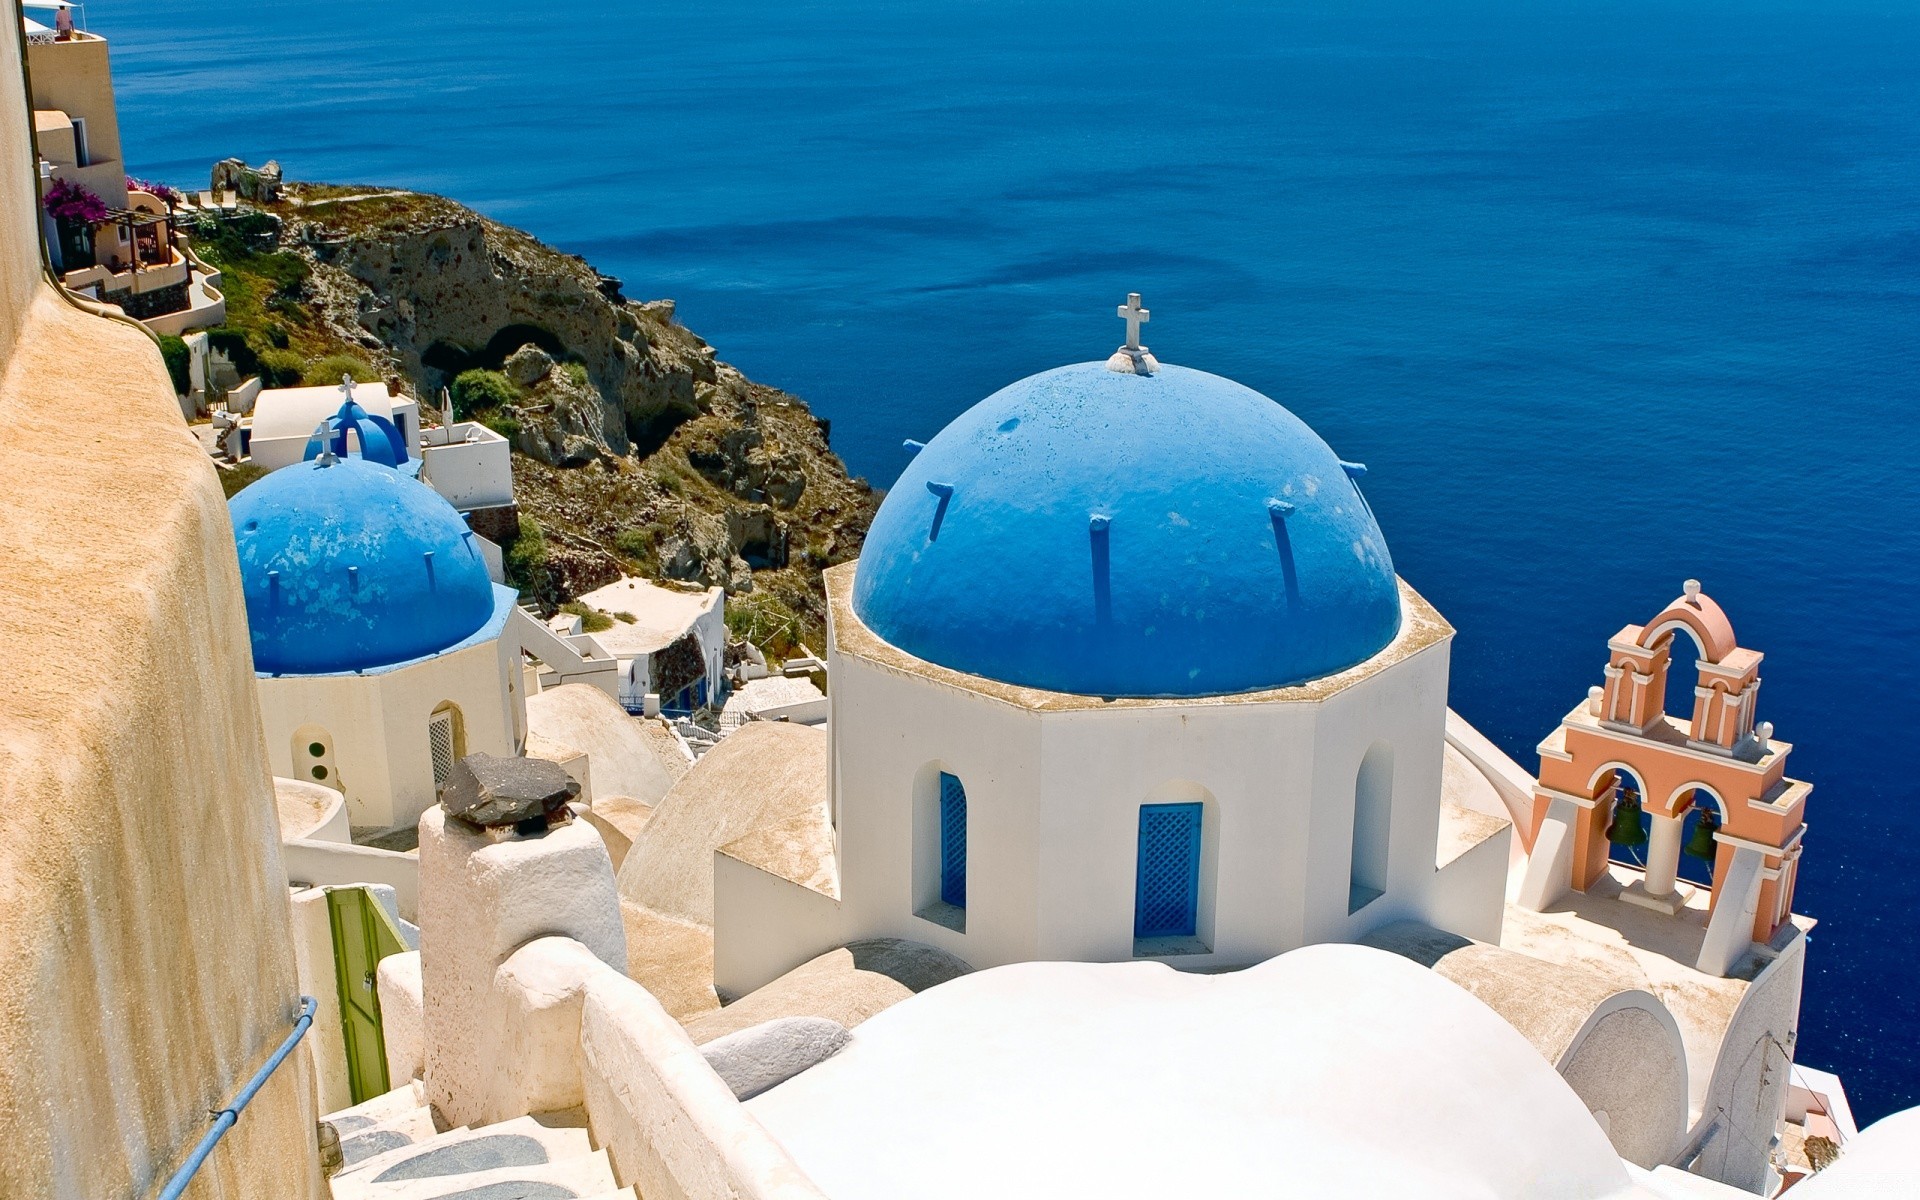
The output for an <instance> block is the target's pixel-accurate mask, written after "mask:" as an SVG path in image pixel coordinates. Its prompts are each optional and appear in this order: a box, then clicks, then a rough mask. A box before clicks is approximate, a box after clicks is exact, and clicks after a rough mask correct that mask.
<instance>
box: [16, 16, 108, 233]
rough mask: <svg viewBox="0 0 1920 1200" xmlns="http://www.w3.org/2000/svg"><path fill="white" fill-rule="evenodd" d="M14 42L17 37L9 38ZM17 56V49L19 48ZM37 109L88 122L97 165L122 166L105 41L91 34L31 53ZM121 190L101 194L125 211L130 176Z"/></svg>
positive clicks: (35, 48) (33, 49)
mask: <svg viewBox="0 0 1920 1200" xmlns="http://www.w3.org/2000/svg"><path fill="white" fill-rule="evenodd" d="M8 40H9V41H11V40H12V39H11V38H9V39H8ZM16 56H17V49H16ZM27 71H28V74H29V75H30V76H31V83H32V88H33V106H34V107H35V108H53V109H58V110H60V111H61V112H63V113H66V114H67V115H68V116H69V117H80V118H82V119H84V120H85V121H86V123H87V150H88V157H89V158H90V159H91V160H92V161H93V162H97V163H105V162H113V163H116V164H118V163H119V162H120V158H121V155H120V115H119V110H118V109H117V108H116V107H115V105H114V100H113V67H112V65H111V63H110V61H109V59H108V55H107V42H106V39H105V38H100V37H93V36H91V35H89V36H85V37H81V38H79V39H77V40H75V41H71V42H51V43H47V44H44V45H38V46H30V47H28V49H27ZM116 182H118V183H119V184H120V187H119V189H118V191H117V192H114V193H111V194H109V193H107V192H102V193H101V194H100V198H101V199H102V200H105V201H106V202H107V203H108V204H112V205H117V206H120V207H123V208H124V207H125V206H126V202H127V190H126V178H125V175H124V174H123V175H122V176H121V177H120V178H119V179H118V180H117V181H116Z"/></svg>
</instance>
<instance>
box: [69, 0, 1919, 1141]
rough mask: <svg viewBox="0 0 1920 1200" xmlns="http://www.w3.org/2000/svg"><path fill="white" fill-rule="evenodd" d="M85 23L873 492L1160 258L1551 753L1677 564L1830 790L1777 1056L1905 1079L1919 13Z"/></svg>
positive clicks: (672, 10) (1526, 733)
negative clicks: (622, 323)
mask: <svg viewBox="0 0 1920 1200" xmlns="http://www.w3.org/2000/svg"><path fill="white" fill-rule="evenodd" d="M85 15H86V20H87V23H88V25H89V26H90V27H91V28H92V29H93V30H94V31H95V32H98V33H103V34H105V35H106V36H107V37H108V38H109V39H111V42H112V47H113V61H114V67H115V71H116V75H117V80H118V84H119V97H120V114H121V123H122V130H123V134H124V137H125V141H126V146H127V147H128V149H127V152H126V156H127V161H128V167H129V169H130V170H131V171H133V172H134V173H135V174H139V175H150V176H156V177H159V178H162V179H166V180H170V181H174V182H176V183H179V184H183V185H192V186H199V187H204V186H205V183H206V176H207V167H208V164H209V163H210V162H211V161H212V160H214V159H216V158H220V157H224V156H227V155H238V156H240V157H243V158H245V159H247V160H249V161H252V162H255V163H258V162H260V161H263V160H265V159H267V158H278V159H279V160H280V161H281V162H282V163H283V164H285V166H286V169H287V171H288V174H289V175H290V176H292V177H295V178H302V179H319V180H328V181H334V182H341V183H349V182H359V183H371V184H386V185H393V186H399V187H408V188H420V189H427V190H431V191H436V192H442V193H445V194H447V195H450V196H453V197H456V198H458V199H460V200H463V201H465V202H467V203H468V204H471V205H473V206H474V207H476V208H478V209H480V210H481V211H483V212H486V213H488V214H490V215H492V216H494V217H497V218H499V219H501V220H503V221H507V222H510V223H513V224H516V225H520V226H523V227H525V228H526V229H528V230H530V231H532V232H533V233H535V234H537V235H539V236H540V237H542V238H544V239H546V240H548V241H550V242H552V243H554V244H556V245H558V246H560V247H563V248H565V249H567V250H570V251H574V252H577V253H579V254H582V255H585V256H586V257H587V258H588V259H590V260H591V261H592V262H594V263H595V264H596V265H597V266H599V267H600V268H601V269H603V270H605V271H607V272H608V273H610V274H614V275H618V276H620V277H621V278H623V279H624V280H625V281H626V285H627V292H628V294H629V295H632V296H634V297H636V298H650V297H657V296H671V297H673V298H675V299H677V300H678V301H679V302H680V310H679V311H680V314H681V316H682V318H683V319H684V320H685V321H686V323H687V324H688V325H690V326H691V327H693V328H694V329H696V330H698V331H699V332H700V333H702V334H704V335H705V336H706V337H707V338H708V339H709V340H711V341H712V342H713V343H714V344H715V345H716V346H717V347H718V349H719V350H720V352H721V354H722V355H723V357H725V358H727V359H729V360H730V361H732V362H734V363H735V364H737V365H739V366H740V367H741V368H742V369H744V370H745V371H747V372H748V373H749V374H750V375H752V376H753V377H754V378H756V379H760V380H763V381H765V382H768V383H772V384H776V385H778V386H780V387H783V388H786V389H788V390H790V391H793V392H795V393H797V394H799V395H800V396H803V397H804V398H806V399H807V400H808V401H809V402H810V403H811V404H812V405H813V406H814V408H815V409H816V410H817V411H818V412H819V413H821V414H822V415H824V416H827V417H830V418H831V419H832V421H833V435H834V443H835V445H836V446H837V447H838V448H839V450H840V452H841V453H842V454H843V455H844V456H845V457H846V459H847V461H848V463H849V465H850V466H851V468H852V469H853V470H854V471H855V472H857V473H860V474H864V475H866V476H867V477H868V478H870V479H872V480H873V481H874V482H875V483H876V484H879V485H883V486H884V485H886V484H887V483H889V482H891V480H892V479H893V477H894V476H895V474H896V473H897V472H898V471H899V470H900V468H901V466H902V465H903V462H904V459H903V456H902V454H901V452H900V449H899V447H900V442H901V440H902V439H903V438H907V437H914V438H921V439H924V438H926V437H928V436H930V435H931V434H933V433H935V432H937V431H938V430H939V429H940V428H941V426H942V425H943V424H944V423H945V422H946V421H947V420H948V419H949V418H951V417H952V416H953V415H954V414H956V413H958V412H959V411H960V410H961V409H963V408H965V407H966V406H967V405H969V404H971V403H972V402H974V401H975V400H977V399H979V398H980V397H982V396H984V395H986V394H987V393H988V392H991V391H993V390H994V389H996V388H998V387H1000V386H1001V385H1003V384H1005V383H1008V382H1010V381H1011V380H1013V379H1016V378H1018V377H1020V376H1022V375H1025V374H1027V373H1030V372H1033V371H1037V370H1041V369H1043V368H1046V367H1050V366H1054V365H1057V364H1060V363H1063V362H1070V361H1077V360H1084V359H1090V358H1097V357H1103V356H1104V355H1106V354H1107V353H1108V352H1109V351H1111V349H1112V348H1113V346H1114V345H1115V344H1116V343H1117V342H1118V341H1119V339H1120V336H1121V333H1122V329H1121V325H1120V323H1119V322H1118V321H1117V320H1115V319H1114V316H1113V310H1114V305H1115V304H1116V303H1118V302H1119V301H1121V300H1122V299H1123V298H1124V297H1125V295H1126V293H1127V292H1129V291H1138V292H1141V293H1143V294H1144V296H1145V298H1146V303H1147V304H1148V306H1149V307H1150V308H1151V309H1152V311H1153V318H1152V322H1151V324H1150V325H1149V326H1148V327H1147V329H1146V334H1147V335H1148V336H1147V337H1146V339H1145V340H1146V341H1148V342H1149V343H1150V344H1151V345H1152V347H1153V349H1154V351H1155V353H1156V354H1158V355H1159V356H1160V357H1161V358H1162V359H1163V360H1165V361H1169V362H1177V363H1182V364H1186V365H1189V366H1194V367H1201V368H1205V369H1207V370H1210V371H1216V372H1219V373H1222V374H1225V375H1229V376H1232V377H1234V378H1236V379H1239V380H1241V381H1243V382H1245V383H1247V384H1249V385H1251V386H1253V387H1256V388H1258V389H1260V390H1262V391H1264V392H1266V393H1267V394H1269V395H1271V396H1273V397H1274V398H1275V399H1277V400H1279V401H1280V402H1282V403H1283V404H1286V405H1287V406H1288V407H1290V408H1292V409H1293V410H1294V411H1295V412H1297V413H1299V414H1300V415H1301V416H1302V417H1303V418H1305V419H1306V420H1307V421H1308V422H1309V423H1311V424H1312V425H1313V426H1314V427H1315V428H1317V429H1318V430H1319V431H1320V432H1321V433H1322V434H1323V435H1324V436H1325V437H1326V438H1327V440H1328V441H1329V442H1331V443H1332V444H1333V446H1334V448H1335V449H1336V450H1337V451H1338V452H1339V453H1340V454H1341V455H1342V456H1343V457H1345V458H1349V459H1358V460H1362V461H1364V462H1366V463H1367V464H1368V466H1369V467H1370V468H1371V473H1370V474H1369V475H1368V476H1367V481H1366V488H1367V493H1368V496H1369V498H1370V500H1371V501H1372V504H1373V507H1374V509H1375V510H1376V512H1377V513H1378V515H1379V518H1380V524H1381V526H1382V527H1383V529H1384V530H1385V532H1386V534H1387V538H1388V540H1389V542H1390V543H1391V545H1392V549H1393V554H1394V559H1395V563H1396V565H1397V567H1398V568H1399V570H1400V572H1401V573H1402V574H1403V575H1405V576H1406V577H1407V579H1408V580H1410V581H1411V582H1412V583H1413V585H1414V586H1415V587H1417V588H1419V589H1420V590H1421V591H1422V592H1424V593H1425V594H1426V595H1427V596H1428V597H1429V598H1430V599H1431V600H1433V601H1434V602H1435V603H1436V604H1437V605H1438V606H1439V608H1440V609H1441V610H1442V611H1443V612H1444V613H1445V614H1446V615H1447V616H1448V617H1449V618H1450V619H1451V620H1452V622H1453V623H1454V624H1455V625H1456V626H1457V627H1458V629H1459V635H1458V638H1457V640H1456V641H1455V643H1454V657H1453V663H1454V676H1453V692H1452V696H1453V704H1454V706H1455V707H1456V708H1458V709H1459V710H1460V711H1461V712H1463V713H1464V714H1465V715H1466V716H1467V717H1468V718H1469V719H1470V720H1472V721H1473V722H1474V723H1475V724H1477V725H1478V726H1479V727H1480V728H1481V729H1483V730H1485V731H1486V732H1487V733H1488V734H1489V735H1491V736H1492V737H1494V738H1495V739H1496V740H1497V741H1498V742H1499V743H1500V744H1501V745H1502V746H1504V747H1505V748H1506V749H1507V750H1508V751H1509V752H1511V753H1512V754H1513V755H1514V756H1515V757H1516V758H1517V759H1519V760H1520V762H1521V763H1523V764H1525V765H1528V766H1529V767H1533V766H1537V762H1538V759H1537V756H1536V755H1535V754H1534V753H1533V748H1534V746H1535V745H1536V744H1537V743H1538V741H1539V740H1540V739H1541V738H1542V737H1544V736H1545V735H1546V734H1547V733H1549V732H1550V731H1551V730H1552V729H1553V728H1554V726H1555V724H1556V723H1557V721H1558V719H1559V718H1560V716H1561V715H1562V714H1563V713H1564V712H1565V711H1566V710H1567V709H1568V708H1570V707H1571V706H1572V705H1573V704H1574V703H1576V702H1577V701H1579V700H1580V699H1581V697H1583V696H1584V695H1585V693H1586V689H1587V688H1588V686H1589V685H1591V684H1594V683H1597V682H1599V681H1600V669H1601V666H1602V665H1603V663H1604V661H1605V658H1606V646H1605V643H1606V639H1607V637H1608V636H1609V635H1611V634H1612V633H1614V632H1615V631H1616V630H1617V629H1619V628H1620V627H1621V626H1622V625H1625V624H1627V623H1628V622H1637V621H1642V620H1644V619H1646V618H1647V617H1649V616H1651V615H1652V614H1653V613H1654V612H1656V611H1657V610H1658V609H1660V608H1661V607H1662V606H1663V605H1664V604H1665V603H1666V602H1667V601H1668V600H1669V599H1671V598H1672V597H1673V596H1674V595H1676V594H1677V593H1678V592H1679V590H1680V584H1681V581H1682V580H1683V579H1685V578H1687V577H1689V576H1693V577H1697V578H1699V579H1701V580H1702V581H1704V583H1705V585H1706V590H1707V591H1708V592H1709V593H1710V594H1711V595H1713V596H1714V597H1715V598H1716V599H1718V600H1719V601H1720V602H1721V603H1722V604H1723V605H1724V606H1725V607H1726V609H1727V611H1728V612H1729V614H1730V615H1731V616H1732V618H1733V621H1734V624H1735V628H1736V630H1737V631H1738V633H1739V634H1740V639H1741V641H1742V643H1743V644H1745V645H1749V646H1752V647H1754V648H1756V649H1759V650H1761V651H1764V652H1765V653H1766V655H1767V658H1766V662H1765V664H1764V667H1763V674H1764V676H1765V679H1766V686H1765V688H1764V691H1763V693H1762V697H1761V707H1760V715H1761V716H1762V717H1763V718H1767V719H1771V720H1772V721H1773V722H1774V723H1775V725H1776V726H1777V730H1778V736H1779V737H1780V738H1783V739H1785V740H1787V741H1790V742H1793V743H1795V744H1796V749H1795V751H1794V753H1793V757H1792V760H1791V763H1790V767H1789V769H1790V772H1791V773H1792V774H1794V775H1796V776H1798V777H1801V778H1805V779H1810V780H1812V781H1813V782H1814V784H1815V791H1814V794H1813V798H1812V801H1811V803H1810V806H1809V822H1808V823H1809V826H1810V829H1809V833H1808V835H1807V840H1806V855H1805V859H1804V862H1803V867H1802V874H1801V882H1800V885H1799V903H1798V906H1799V908H1800V909H1801V910H1802V911H1804V912H1806V913H1808V914H1810V915H1812V916H1814V917H1816V918H1818V919H1819V922H1820V924H1819V927H1818V929H1817V930H1816V931H1815V933H1814V935H1813V945H1812V947H1811V955H1810V959H1809V964H1810V965H1809V973H1808V977H1807V983H1806V993H1805V1009H1804V1013H1805V1016H1804V1021H1803V1025H1802V1032H1801V1040H1800V1044H1799V1057H1800V1059H1801V1060H1802V1061H1805V1062H1808V1063H1811V1064H1814V1065H1818V1066H1825V1067H1830V1068H1833V1069H1836V1070H1838V1071H1840V1072H1841V1073H1842V1074H1843V1076H1844V1078H1845V1080H1846V1082H1847V1084H1848V1087H1849V1089H1850V1091H1851V1094H1852V1098H1853V1102H1854V1107H1855V1111H1856V1112H1857V1113H1858V1114H1859V1115H1860V1116H1861V1117H1862V1118H1863V1119H1865V1118H1871V1117H1876V1116H1879V1115H1882V1114H1884V1113H1886V1112H1888V1111H1890V1110H1892V1109H1895V1108H1897V1107H1903V1106H1907V1105H1913V1104H1920V952H1917V951H1920V846H1917V845H1916V843H1917V842H1920V796H1916V786H1915V782H1914V781H1915V778H1916V772H1915V770H1914V766H1913V760H1914V758H1915V756H1916V751H1917V750H1920V747H1917V746H1916V743H1915V741H1913V740H1909V739H1910V738H1911V737H1912V735H1913V734H1914V733H1915V731H1916V725H1920V704H1916V703H1915V700H1914V691H1915V687H1916V680H1915V678H1914V676H1915V674H1916V667H1917V666H1920V663H1917V662H1916V654H1915V650H1914V647H1915V645H1916V642H1917V641H1920V604H1917V602H1916V601H1917V597H1916V592H1917V591H1920V589H1917V587H1916V585H1920V467H1916V464H1915V461H1914V459H1915V452H1916V434H1920V420H1917V419H1916V416H1915V405H1916V400H1917V399H1920V5H1916V4H1913V3H1910V2H1892V0H1889V2H1874V3H1863V2H1858V0H1791V2H1782V0H1739V2H1737V3H1735V2H1729V0H1684V2H1681V0H1676V2H1673V3H1603V2H1593V0H1562V2H1556V3H1550V4H1543V3H1539V2H1538V0H1526V2H1513V3H1505V2H1499V0H1474V2H1471V3H1466V2H1454V0H1424V2H1422V0H1353V2H1350V3H1332V2H1327V3H1319V4H1307V5H1303V4H1292V3H1262V4H1226V3H1209V2H1207V0H1189V2H1187V3H1180V4H1175V3H1170V2H1163V3H1158V4H1144V3H1139V2H1137V0H1102V2H1100V3H1091V2H1086V0H1057V2H1051V3H1042V2H1031V3H1018V2H1015V0H885V2H880V0H845V2H832V3H820V2H809V0H779V2H771V0H697V2H696V3H685V2H681V3H665V2H662V0H643V2H633V3H606V2H600V3H595V2H591V0H580V2H576V3H573V4H570V5H534V4H527V3H500V2H497V0H457V2H456V0H408V2H406V3H392V2H387V3H378V4H375V3H366V2H364V0H330V2H327V3H321V2H319V0H298V2H292V0H278V2H270V0H255V2H253V3H248V4H235V3H232V0H167V2H166V3H161V2H160V0H91V2H90V3H89V4H88V5H87V7H86V14H85ZM1902 761H1906V762H1908V764H1909V765H1908V766H1906V767H1902V766H1901V765H1900V764H1901V762H1902Z"/></svg>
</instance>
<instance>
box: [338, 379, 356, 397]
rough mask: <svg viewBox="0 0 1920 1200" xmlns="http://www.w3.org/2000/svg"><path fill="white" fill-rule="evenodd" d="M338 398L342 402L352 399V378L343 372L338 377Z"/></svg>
mask: <svg viewBox="0 0 1920 1200" xmlns="http://www.w3.org/2000/svg"><path fill="white" fill-rule="evenodd" d="M340 397H341V399H342V400H343V401H351V400H352V399H353V376H352V375H350V374H347V373H345V372H342V373H341V375H340Z"/></svg>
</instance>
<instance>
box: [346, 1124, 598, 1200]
mask: <svg viewBox="0 0 1920 1200" xmlns="http://www.w3.org/2000/svg"><path fill="white" fill-rule="evenodd" d="M562 1119H563V1120H564V1118H562ZM591 1153H593V1143H592V1141H591V1140H590V1139H589V1138H588V1135H587V1131H586V1130H585V1129H581V1128H574V1127H568V1126H567V1125H565V1124H562V1125H560V1126H559V1127H556V1126H555V1125H554V1123H552V1122H549V1121H546V1120H545V1119H543V1118H541V1117H515V1118H514V1119H513V1120H511V1121H501V1122H498V1123H497V1124H493V1125H483V1126H480V1127H479V1128H477V1129H456V1130H453V1131H451V1132H448V1133H443V1134H440V1135H439V1136H438V1137H435V1138H432V1139H430V1140H428V1141H424V1142H421V1143H419V1144H417V1145H412V1146H402V1147H400V1148H398V1149H395V1150H389V1151H386V1152H385V1153H382V1154H376V1155H373V1156H372V1157H370V1158H367V1159H363V1160H362V1161H360V1162H357V1163H352V1164H349V1165H347V1166H344V1167H342V1168H341V1169H340V1170H339V1171H338V1172H336V1173H335V1174H334V1176H333V1178H334V1184H335V1192H334V1194H335V1195H336V1196H342V1195H343V1193H342V1192H341V1191H340V1185H341V1184H344V1183H346V1182H348V1181H349V1180H355V1181H359V1182H360V1183H364V1184H368V1185H371V1184H373V1183H374V1182H376V1181H378V1182H381V1183H386V1182H393V1181H397V1180H404V1179H419V1178H429V1177H439V1176H445V1175H452V1174H463V1173H467V1172H473V1171H490V1170H494V1169H497V1168H511V1167H516V1166H539V1165H542V1164H545V1163H555V1162H564V1161H565V1160H567V1159H570V1158H578V1157H580V1156H582V1155H586V1154H591Z"/></svg>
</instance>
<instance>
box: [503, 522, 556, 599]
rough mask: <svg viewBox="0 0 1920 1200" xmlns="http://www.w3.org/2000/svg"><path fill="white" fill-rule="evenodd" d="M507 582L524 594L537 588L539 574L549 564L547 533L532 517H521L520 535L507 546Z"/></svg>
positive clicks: (505, 556)
mask: <svg viewBox="0 0 1920 1200" xmlns="http://www.w3.org/2000/svg"><path fill="white" fill-rule="evenodd" d="M505 549H506V553H505V554H504V555H503V556H502V557H504V558H505V559H506V570H507V584H508V586H510V587H514V588H518V589H519V590H520V592H521V593H522V594H525V593H528V592H532V591H534V590H535V588H536V585H537V583H538V578H537V577H538V576H539V574H540V571H541V569H542V568H543V567H545V566H546V565H547V535H546V534H545V533H544V532H542V531H541V529H540V523H539V522H538V521H536V520H534V519H533V518H532V517H525V516H523V517H521V518H520V536H518V537H516V538H514V539H513V541H511V542H509V543H508V544H507V546H506V547H505Z"/></svg>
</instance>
